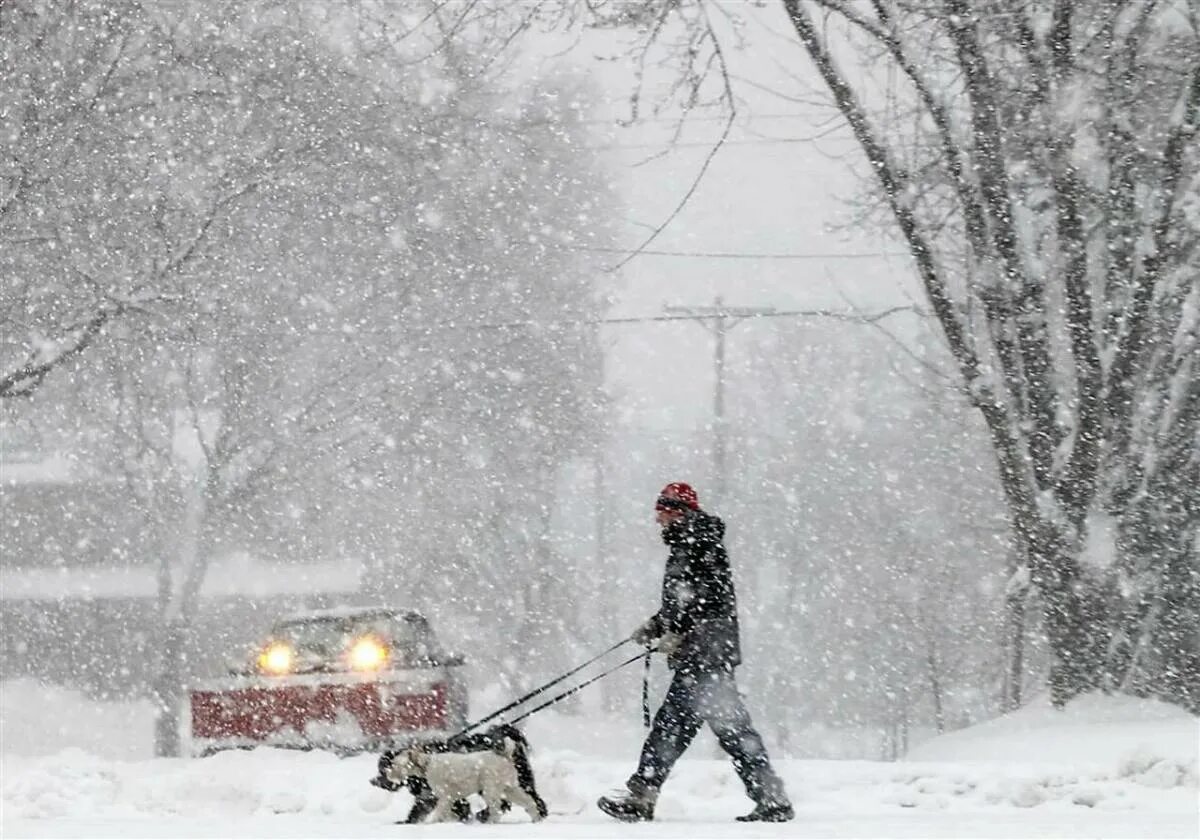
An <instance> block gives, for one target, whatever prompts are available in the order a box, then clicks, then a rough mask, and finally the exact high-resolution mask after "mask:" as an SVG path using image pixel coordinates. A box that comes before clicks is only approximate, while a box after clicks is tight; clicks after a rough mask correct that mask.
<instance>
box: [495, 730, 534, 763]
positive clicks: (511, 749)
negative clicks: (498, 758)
mask: <svg viewBox="0 0 1200 840" xmlns="http://www.w3.org/2000/svg"><path fill="white" fill-rule="evenodd" d="M497 728H498V730H499V732H498V734H499V735H500V739H501V741H502V743H503V744H504V754H505V755H507V756H508V757H509V758H510V759H511V758H513V757H514V756H515V755H518V754H520V753H530V752H532V750H531V749H530V747H529V741H527V740H526V739H525V733H524V732H522V731H521V730H520V729H517V727H515V726H513V725H512V724H511V723H505V724H503V725H501V726H499V727H497Z"/></svg>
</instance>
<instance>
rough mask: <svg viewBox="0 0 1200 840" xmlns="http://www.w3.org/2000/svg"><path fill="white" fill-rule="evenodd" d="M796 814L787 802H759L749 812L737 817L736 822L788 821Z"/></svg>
mask: <svg viewBox="0 0 1200 840" xmlns="http://www.w3.org/2000/svg"><path fill="white" fill-rule="evenodd" d="M795 816H796V812H795V811H793V810H792V806H791V805H790V804H789V803H787V802H759V803H757V804H756V805H755V806H754V810H753V811H751V812H750V813H749V814H743V815H742V816H740V817H738V818H737V821H738V822H789V821H790V820H791V819H792V818H793V817H795Z"/></svg>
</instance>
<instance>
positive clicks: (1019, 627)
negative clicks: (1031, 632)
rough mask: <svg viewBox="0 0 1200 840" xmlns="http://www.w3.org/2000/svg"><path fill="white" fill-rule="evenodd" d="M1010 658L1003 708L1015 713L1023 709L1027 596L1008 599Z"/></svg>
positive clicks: (1006, 668)
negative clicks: (1022, 693) (1022, 690)
mask: <svg viewBox="0 0 1200 840" xmlns="http://www.w3.org/2000/svg"><path fill="white" fill-rule="evenodd" d="M1006 607H1007V613H1008V615H1007V619H1008V621H1007V625H1008V626H1007V633H1006V634H1005V638H1006V642H1007V647H1008V651H1007V653H1008V657H1007V660H1008V661H1007V662H1006V663H1005V674H1004V697H1003V701H1002V703H1001V708H1002V709H1003V711H1005V712H1015V711H1016V710H1017V709H1019V708H1021V687H1022V684H1023V683H1024V678H1025V595H1024V593H1013V594H1012V595H1010V596H1009V597H1008V599H1007V603H1006Z"/></svg>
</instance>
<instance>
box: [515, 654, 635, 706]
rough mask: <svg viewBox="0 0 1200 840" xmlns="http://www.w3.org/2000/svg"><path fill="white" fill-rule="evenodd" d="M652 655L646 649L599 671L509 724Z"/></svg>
mask: <svg viewBox="0 0 1200 840" xmlns="http://www.w3.org/2000/svg"><path fill="white" fill-rule="evenodd" d="M652 653H654V649H653V648H648V649H646V650H645V651H644V652H642V653H639V654H638V655H637V656H631V657H629V658H628V659H626V660H625V661H624V662H622V663H621V664H619V665H614V666H613V667H611V668H609V669H608V670H607V671H601V672H600V673H599V674H597V675H596V676H594V677H592V678H591V679H589V680H586V681H584V682H581V683H580V684H579V685H577V686H575V687H574V688H569V689H567V690H566V691H564V692H563V693H562V694H559V695H557V696H555V697H551V698H550V699H549V700H547V701H546V702H545V703H542V704H541V705H540V706H535V707H534V708H532V709H530V710H529V711H528V712H526V713H525V714H523V715H521V716H519V717H515V718H513V719H512V720H510V721H509V724H510V725H515V724H517V723H520V722H521V721H523V720H525V718H527V717H529V716H530V715H532V714H535V713H537V712H540V711H541V710H542V709H545V708H547V707H549V706H553V705H554V704H555V703H557V702H558V701H560V700H565V699H567V698H568V697H570V696H571V695H572V694H574V693H575V692H577V691H579V690H580V689H583V688H587V687H588V686H589V685H591V684H592V683H594V682H595V681H596V680H599V679H603V678H604V677H607V676H608V675H609V674H611V673H612V672H614V671H619V670H621V669H622V668H624V667H625V666H626V665H632V664H633V663H634V662H637V661H638V660H639V659H641V658H643V657H645V659H646V661H647V662H649V661H650V654H652Z"/></svg>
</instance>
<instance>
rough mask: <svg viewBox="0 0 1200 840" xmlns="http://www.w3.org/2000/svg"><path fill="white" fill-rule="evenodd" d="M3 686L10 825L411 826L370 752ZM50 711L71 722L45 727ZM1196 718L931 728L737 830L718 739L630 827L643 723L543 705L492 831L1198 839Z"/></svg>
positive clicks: (95, 830) (2, 791) (1040, 719)
mask: <svg viewBox="0 0 1200 840" xmlns="http://www.w3.org/2000/svg"><path fill="white" fill-rule="evenodd" d="M2 689H3V693H4V717H3V721H4V727H3V735H4V739H3V755H2V756H0V811H2V814H3V822H2V823H0V836H5V837H8V836H79V835H86V836H106V837H120V838H123V839H124V840H128V838H131V837H137V836H189V837H194V836H211V837H230V836H259V837H262V836H292V837H295V836H309V837H314V836H341V837H356V836H362V837H366V836H381V835H390V834H391V832H393V831H397V830H398V829H395V828H393V827H392V826H391V823H393V822H395V821H396V820H399V819H401V818H402V817H403V816H404V815H405V814H406V813H407V810H408V807H409V804H410V802H411V799H410V798H409V796H408V794H407V793H398V794H389V793H386V792H384V791H380V790H378V789H376V788H373V787H371V786H369V785H368V784H367V779H368V778H369V777H371V776H372V775H373V774H374V764H375V758H374V756H371V755H361V756H353V757H350V758H345V759H340V758H337V757H335V756H333V755H330V754H326V753H321V752H297V751H290V750H275V749H259V750H255V751H253V752H227V753H221V754H218V755H215V756H211V757H209V758H205V759H151V758H137V757H136V756H139V755H142V754H143V753H142V752H141V751H143V750H148V749H149V720H150V717H149V709H148V708H147V707H145V706H144V705H143V704H99V703H91V702H89V701H87V700H86V699H84V698H82V697H80V696H79V695H77V694H74V693H73V692H63V691H58V690H52V689H46V688H44V687H42V686H37V685H34V684H28V683H25V682H19V683H13V682H9V683H5V684H3V686H2ZM43 715H45V716H46V717H47V718H56V719H58V720H59V721H60V722H61V723H60V725H59V726H57V727H47V726H46V724H45V722H44V719H43V717H42V716H43ZM60 716H61V717H60ZM1196 726H1197V722H1196V720H1195V719H1194V718H1191V717H1189V716H1187V715H1185V714H1182V713H1180V712H1177V710H1175V709H1172V708H1170V707H1163V706H1161V705H1160V704H1153V703H1151V704H1146V703H1144V702H1142V701H1132V700H1128V699H1114V698H1084V700H1082V701H1080V702H1079V703H1077V704H1072V706H1071V707H1070V708H1069V709H1068V710H1067V711H1066V712H1065V713H1056V712H1052V711H1051V710H1049V709H1045V708H1041V707H1038V706H1034V707H1032V708H1030V709H1026V710H1022V711H1021V712H1019V713H1017V714H1015V715H1010V716H1008V717H1006V718H1002V719H1000V720H997V721H992V722H990V723H987V724H984V725H982V726H977V727H974V728H972V729H969V730H964V731H963V732H958V733H954V734H953V735H947V736H944V737H942V738H938V739H935V740H934V741H932V742H930V743H928V744H926V745H924V746H922V747H921V748H919V749H917V750H914V752H913V758H914V759H920V760H908V761H902V762H895V763H884V762H871V761H780V762H778V766H779V770H780V772H781V774H782V775H783V777H784V780H785V783H786V784H787V786H788V789H789V791H790V792H791V794H792V796H793V798H794V800H795V802H796V806H797V812H798V818H797V821H796V822H794V823H791V824H789V825H787V826H745V825H741V824H737V823H734V822H732V818H733V817H734V816H735V815H737V814H739V813H743V812H744V811H746V810H747V809H748V807H749V802H748V800H747V799H746V798H745V795H744V794H743V792H742V789H741V785H740V783H739V782H738V780H737V777H736V776H735V775H734V773H733V770H732V768H731V766H730V765H729V763H728V761H724V760H712V759H711V758H710V756H711V755H712V752H711V750H710V747H711V745H710V744H706V743H699V744H697V745H695V747H694V748H693V750H692V752H690V753H689V754H688V757H687V758H685V759H684V760H683V761H681V762H680V764H679V766H678V768H677V769H676V772H675V773H674V774H673V775H672V777H671V780H670V782H669V783H668V785H667V787H666V789H665V790H664V792H663V796H662V799H661V800H660V804H659V813H658V818H659V819H658V820H657V821H656V822H655V823H654V824H653V825H649V826H639V827H637V828H636V831H631V827H629V826H624V825H621V824H617V823H613V822H611V821H609V820H607V819H606V818H605V817H603V816H602V815H601V814H599V812H598V811H597V810H596V809H595V806H594V802H595V799H596V797H597V796H598V795H599V794H600V793H602V792H604V791H605V790H608V789H610V788H613V787H616V786H618V785H620V784H621V782H622V781H623V780H624V778H625V777H626V776H627V775H628V773H629V771H630V770H631V768H632V764H633V761H634V760H635V758H636V754H637V750H638V746H639V744H640V739H641V737H642V730H641V728H640V726H639V725H638V721H637V720H636V719H635V720H632V721H630V720H628V719H627V718H624V717H622V718H608V717H605V716H602V715H587V716H580V717H570V716H566V715H556V714H544V715H538V716H537V717H536V718H534V719H532V720H531V721H530V726H529V727H528V729H527V734H528V736H529V739H530V741H531V743H532V744H533V748H534V754H533V763H534V768H535V772H536V774H537V777H538V785H539V787H540V788H541V791H542V794H543V796H544V797H545V798H546V800H547V802H548V803H549V804H550V807H551V811H552V815H551V818H550V820H549V821H548V823H547V824H546V825H544V826H540V827H537V828H534V827H531V826H529V825H528V824H526V823H525V819H526V818H525V816H524V814H519V813H518V814H510V815H508V816H507V817H506V821H507V822H508V823H510V824H508V825H501V826H495V827H491V828H489V829H487V833H488V836H504V837H528V836H542V837H563V836H569V837H628V836H631V835H632V834H636V835H637V836H645V837H673V838H683V837H689V838H700V837H798V836H817V837H832V836H845V837H899V836H908V837H947V836H950V837H953V836H958V837H962V836H971V837H1039V836H1059V837H1065V836H1089V837H1135V836H1141V837H1196V836H1197V835H1200V812H1198V810H1197V796H1198V791H1200V783H1198V780H1197V771H1196V764H1195V751H1196V740H1197V734H1198V732H1197V728H1196ZM89 732H90V733H91V734H90V735H88V733H89ZM89 738H90V740H89ZM134 745H137V746H136V747H135V746H134ZM64 747H65V748H64ZM21 753H25V755H21ZM1189 756H1191V758H1190V759H1189ZM131 757H133V758H134V760H129V759H130V758H131ZM403 831H405V832H406V833H415V834H416V835H418V836H422V837H425V836H437V837H456V836H479V832H480V829H479V828H477V827H470V826H468V827H461V826H428V827H422V828H419V829H404V830H403Z"/></svg>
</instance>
